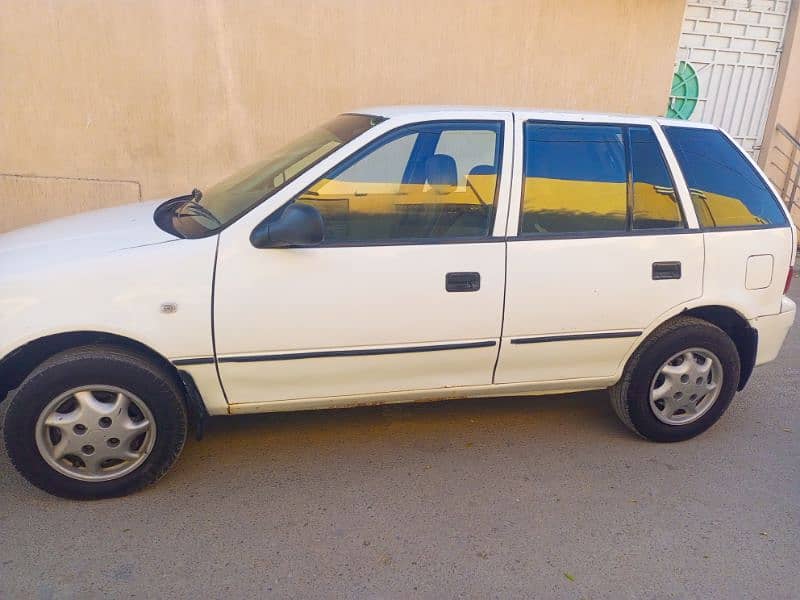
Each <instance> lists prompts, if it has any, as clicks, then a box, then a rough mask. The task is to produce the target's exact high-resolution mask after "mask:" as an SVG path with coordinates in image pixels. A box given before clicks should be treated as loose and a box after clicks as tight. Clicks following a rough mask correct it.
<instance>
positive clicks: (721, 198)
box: [664, 127, 787, 229]
mask: <svg viewBox="0 0 800 600" xmlns="http://www.w3.org/2000/svg"><path fill="white" fill-rule="evenodd" d="M664 133H665V134H666V136H667V139H668V140H669V143H670V146H672V149H673V150H674V152H675V156H676V157H677V159H678V164H680V167H681V170H682V171H683V175H684V177H686V183H687V184H688V185H689V189H690V191H691V194H692V202H693V203H694V208H695V212H696V213H697V218H698V220H699V221H700V225H701V226H702V227H704V228H709V229H714V228H726V227H759V226H770V225H772V226H775V225H786V224H787V221H786V215H785V214H784V212H783V210H782V209H781V207H780V205H779V204H778V202H779V201H778V199H777V198H776V197H775V196H774V195H773V193H772V192H771V191H770V189H769V187H767V184H766V182H765V181H764V179H763V178H762V177H761V175H760V174H759V173H758V171H757V170H756V169H754V168H753V165H752V164H750V162H749V161H748V160H747V159H746V158H745V156H744V154H743V153H742V151H741V150H740V149H739V148H737V147H736V145H734V144H733V143H732V142H731V141H730V140H729V139H728V138H727V137H725V135H723V134H722V132H720V131H718V130H715V129H699V128H690V127H664Z"/></svg>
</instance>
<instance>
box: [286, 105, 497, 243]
mask: <svg viewBox="0 0 800 600" xmlns="http://www.w3.org/2000/svg"><path fill="white" fill-rule="evenodd" d="M501 150H502V123H501V122H495V121H485V122H466V123H465V122H454V123H436V124H433V123H431V124H425V125H412V126H408V127H405V128H400V129H399V130H395V131H393V132H391V133H389V134H387V135H386V136H384V138H382V139H380V140H378V141H377V142H374V143H373V144H371V145H370V146H368V147H367V148H366V149H364V150H362V151H360V152H358V153H357V154H356V155H355V156H354V157H351V158H349V159H347V160H346V161H345V162H343V163H342V164H341V165H339V166H338V167H336V168H334V169H333V170H332V171H331V172H329V173H328V174H326V175H325V176H324V177H322V178H321V179H319V180H318V181H316V182H315V183H314V184H312V185H311V186H310V187H309V188H307V189H306V190H305V191H304V192H303V193H301V194H300V195H299V196H298V197H297V198H295V200H294V201H296V202H302V203H304V204H309V205H311V206H313V207H315V208H316V209H318V210H319V211H320V213H321V214H322V217H323V220H324V224H325V242H324V244H369V243H385V242H391V241H415V240H420V241H423V242H425V241H442V240H452V239H459V238H480V237H487V236H488V235H490V232H491V227H492V223H493V218H494V210H495V196H496V190H497V181H498V173H499V167H500V160H501Z"/></svg>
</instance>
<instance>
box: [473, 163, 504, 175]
mask: <svg viewBox="0 0 800 600" xmlns="http://www.w3.org/2000/svg"><path fill="white" fill-rule="evenodd" d="M469 174H470V175H496V174H497V173H496V172H495V168H494V165H475V166H474V167H472V169H471V170H470V172H469ZM468 176H469V175H468Z"/></svg>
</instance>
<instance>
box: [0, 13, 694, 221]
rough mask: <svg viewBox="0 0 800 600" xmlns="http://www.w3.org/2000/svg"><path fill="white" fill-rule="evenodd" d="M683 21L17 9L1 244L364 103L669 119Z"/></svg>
mask: <svg viewBox="0 0 800 600" xmlns="http://www.w3.org/2000/svg"><path fill="white" fill-rule="evenodd" d="M683 10H684V2H683V1H682V0H647V1H646V2H645V1H641V0H508V1H506V2H494V1H490V0H404V1H402V0H397V1H389V0H298V1H292V0H284V1H277V0H259V1H257V0H251V1H244V0H241V1H238V2H234V1H224V0H202V1H201V0H169V1H167V0H113V1H110V0H50V1H45V0H34V1H32V0H0V82H2V89H0V115H2V117H1V118H0V174H4V175H0V203H2V207H3V211H2V213H3V216H2V218H1V219H0V230H6V229H9V228H12V227H14V226H18V225H21V224H26V223H30V222H35V221H37V220H40V219H42V218H45V217H50V216H55V215H56V214H59V213H67V212H74V211H77V210H82V209H85V208H90V207H94V206H99V205H104V204H114V203H118V202H122V201H131V200H135V199H136V198H138V197H140V195H141V197H144V198H149V197H158V196H164V195H177V194H179V193H182V192H186V191H187V190H188V189H190V188H191V187H192V186H198V187H201V188H202V187H204V186H207V185H208V184H210V183H212V182H214V181H215V180H217V179H218V178H220V177H221V176H224V175H225V174H226V173H228V172H230V171H231V170H233V169H235V168H236V167H238V166H240V165H244V164H246V163H248V162H251V161H252V160H254V159H256V158H258V157H260V156H262V155H263V154H264V153H266V152H268V151H269V150H270V149H271V148H273V147H275V146H276V145H279V144H281V143H283V142H285V141H286V140H287V139H289V138H291V137H293V136H296V135H297V134H299V133H300V132H302V131H303V130H305V129H307V128H309V127H310V126H313V125H314V124H316V123H317V122H319V121H321V120H323V119H326V118H328V117H329V116H331V115H333V114H336V113H338V112H341V111H345V110H348V109H353V108H356V107H359V106H365V105H371V104H398V103H448V104H449V103H466V104H509V105H521V106H537V107H553V108H566V109H586V110H601V111H616V112H634V113H645V114H662V113H663V111H664V108H665V104H666V100H667V95H668V90H669V84H670V81H671V77H672V69H673V61H674V58H675V51H676V45H677V40H678V33H679V30H680V26H681V19H682V16H683ZM20 176H25V177H20ZM65 178H77V179H89V180H98V181H89V182H83V183H81V184H78V183H76V182H75V181H74V179H65Z"/></svg>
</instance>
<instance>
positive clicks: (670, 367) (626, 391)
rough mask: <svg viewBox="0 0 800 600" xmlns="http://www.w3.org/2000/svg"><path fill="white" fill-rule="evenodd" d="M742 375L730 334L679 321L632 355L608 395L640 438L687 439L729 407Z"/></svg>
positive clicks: (692, 320) (702, 323)
mask: <svg viewBox="0 0 800 600" xmlns="http://www.w3.org/2000/svg"><path fill="white" fill-rule="evenodd" d="M739 371H740V363H739V353H738V351H737V350H736V345H735V344H734V343H733V340H731V338H730V337H729V336H728V334H726V333H725V332H724V331H723V330H722V329H720V328H719V327H717V326H715V325H713V324H711V323H709V322H707V321H703V320H702V319H696V318H694V317H678V318H676V319H673V320H672V321H670V322H668V323H666V324H664V325H663V326H661V327H660V328H658V329H657V330H656V331H654V332H653V333H652V334H651V335H650V337H648V338H647V339H646V340H645V341H644V342H643V343H642V345H641V346H640V347H639V348H638V349H637V350H636V351H635V352H634V353H633V356H631V358H630V360H629V361H628V364H627V365H626V367H625V371H624V372H623V375H622V379H620V381H619V382H618V383H617V384H616V385H615V386H614V387H612V388H611V390H610V392H611V406H612V407H613V409H614V412H616V413H617V416H618V417H619V418H620V419H621V420H622V422H623V423H625V425H627V426H628V427H629V428H630V429H631V430H633V431H635V432H636V433H638V434H639V435H641V436H642V437H645V438H647V439H649V440H653V441H656V442H678V441H681V440H688V439H689V438H692V437H694V436H696V435H698V434H700V433H702V432H704V431H705V430H706V429H708V428H709V427H711V426H712V425H713V424H714V423H715V422H716V421H717V420H718V419H719V418H720V417H721V416H722V413H724V412H725V410H726V409H727V408H728V405H729V404H730V403H731V400H732V399H733V395H734V394H735V393H736V388H737V386H738V383H739Z"/></svg>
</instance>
